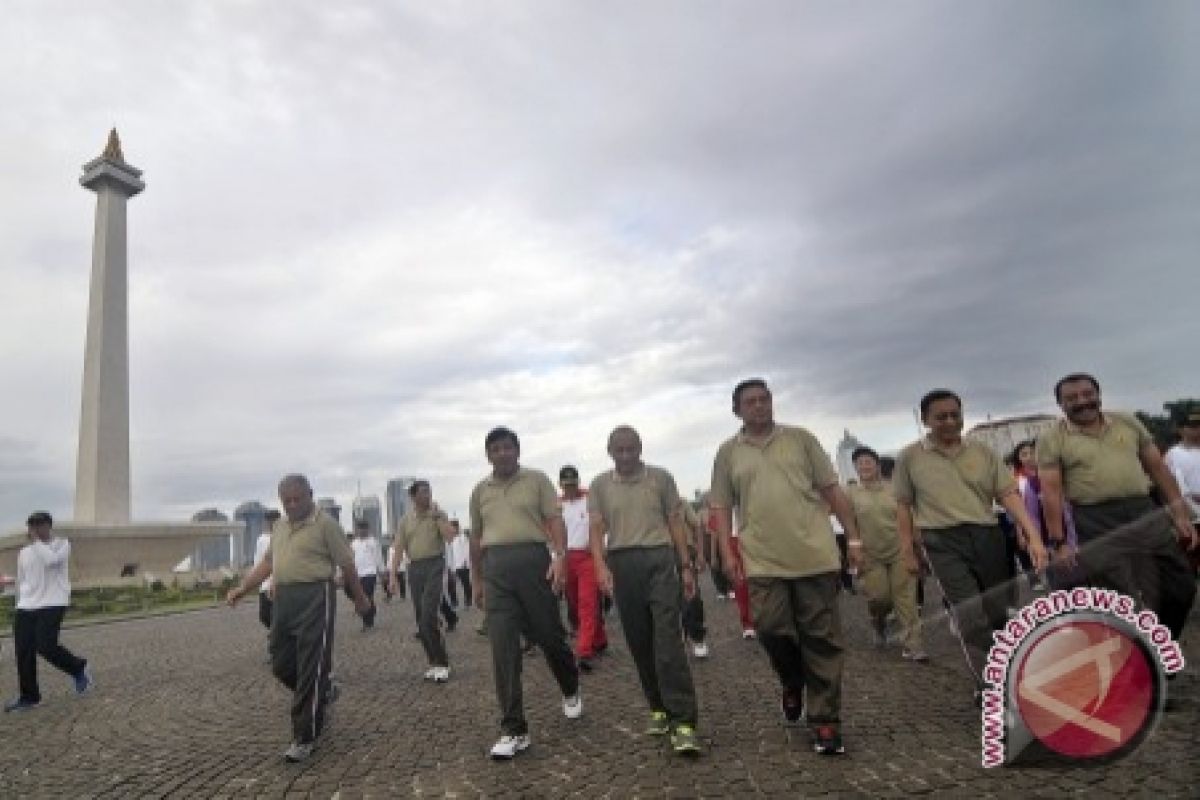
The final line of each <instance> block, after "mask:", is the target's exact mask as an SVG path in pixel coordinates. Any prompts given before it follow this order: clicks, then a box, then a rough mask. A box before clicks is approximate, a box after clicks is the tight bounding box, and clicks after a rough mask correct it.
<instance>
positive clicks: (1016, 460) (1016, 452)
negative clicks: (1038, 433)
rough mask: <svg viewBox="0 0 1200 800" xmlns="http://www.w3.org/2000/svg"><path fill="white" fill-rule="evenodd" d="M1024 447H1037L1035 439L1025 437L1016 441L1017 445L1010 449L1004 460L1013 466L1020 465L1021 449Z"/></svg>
mask: <svg viewBox="0 0 1200 800" xmlns="http://www.w3.org/2000/svg"><path fill="white" fill-rule="evenodd" d="M1026 447H1037V441H1036V440H1034V439H1026V440H1025V441H1023V442H1017V446H1016V447H1014V448H1013V449H1012V452H1011V453H1009V454H1008V456H1007V457H1005V459H1004V460H1005V462H1006V463H1007V464H1009V465H1010V466H1013V467H1019V466H1021V451H1022V450H1024V449H1025V448H1026Z"/></svg>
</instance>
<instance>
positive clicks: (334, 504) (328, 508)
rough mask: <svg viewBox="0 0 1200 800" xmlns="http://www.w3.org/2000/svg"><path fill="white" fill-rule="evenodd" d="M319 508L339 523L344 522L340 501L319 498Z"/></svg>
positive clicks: (330, 498)
mask: <svg viewBox="0 0 1200 800" xmlns="http://www.w3.org/2000/svg"><path fill="white" fill-rule="evenodd" d="M317 508H319V509H321V510H322V511H324V512H325V513H326V514H328V515H329V516H331V517H333V518H334V519H335V520H337V521H338V522H341V521H342V507H341V506H340V505H338V501H337V500H334V499H333V498H332V497H319V498H317Z"/></svg>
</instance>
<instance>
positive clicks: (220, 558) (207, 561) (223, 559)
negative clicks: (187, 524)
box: [192, 508, 234, 572]
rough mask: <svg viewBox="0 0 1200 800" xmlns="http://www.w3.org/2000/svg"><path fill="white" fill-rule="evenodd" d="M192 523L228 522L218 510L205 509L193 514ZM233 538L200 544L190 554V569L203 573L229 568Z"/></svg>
mask: <svg viewBox="0 0 1200 800" xmlns="http://www.w3.org/2000/svg"><path fill="white" fill-rule="evenodd" d="M192 522H229V517H228V516H227V515H226V514H225V513H224V512H223V511H221V510H219V509H216V508H206V509H203V510H201V511H197V512H196V513H195V514H193V515H192ZM233 538H234V537H233V536H230V537H228V538H221V539H210V540H208V541H206V542H202V543H201V544H200V545H199V546H197V547H196V551H195V553H193V554H192V569H194V570H196V571H197V572H203V571H205V570H210V569H218V568H220V567H227V566H229V564H230V558H229V556H230V553H231V552H232V549H233Z"/></svg>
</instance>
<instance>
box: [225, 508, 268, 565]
mask: <svg viewBox="0 0 1200 800" xmlns="http://www.w3.org/2000/svg"><path fill="white" fill-rule="evenodd" d="M266 513H267V509H266V508H264V507H263V504H262V503H260V502H258V501H257V500H247V501H246V502H244V503H242V504H241V505H240V506H238V507H237V508H236V509H234V512H233V518H234V519H236V520H238V521H240V522H243V523H245V525H246V528H245V530H244V531H243V532H242V541H241V542H239V543H238V546H237V548H236V552H237V560H236V564H235V566H240V567H246V566H249V565H251V564H253V563H254V546H255V545H256V544H258V537H259V535H261V534H262V532H263V528H264V526H265V525H266V517H265V515H266Z"/></svg>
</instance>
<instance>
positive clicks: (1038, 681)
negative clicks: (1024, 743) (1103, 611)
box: [1012, 618, 1158, 759]
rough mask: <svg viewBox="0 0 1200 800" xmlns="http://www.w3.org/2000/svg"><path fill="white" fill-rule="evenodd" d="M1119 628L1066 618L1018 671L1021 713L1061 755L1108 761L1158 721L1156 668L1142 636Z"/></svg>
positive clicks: (1035, 642)
mask: <svg viewBox="0 0 1200 800" xmlns="http://www.w3.org/2000/svg"><path fill="white" fill-rule="evenodd" d="M1115 622H1116V620H1112V621H1111V622H1110V621H1108V620H1101V619H1094V618H1093V619H1077V620H1073V619H1070V618H1066V619H1062V620H1060V621H1059V624H1051V625H1046V626H1043V627H1041V628H1040V629H1039V630H1036V631H1034V632H1033V634H1032V636H1031V637H1030V640H1029V642H1028V647H1027V649H1026V650H1025V652H1024V657H1023V658H1022V659H1021V660H1020V661H1019V662H1018V663H1017V664H1015V665H1014V666H1015V667H1016V670H1015V673H1014V674H1013V675H1012V678H1014V679H1015V686H1013V689H1015V691H1014V692H1013V697H1014V699H1015V701H1016V711H1017V713H1018V714H1020V716H1021V719H1022V721H1023V722H1024V723H1025V726H1026V727H1027V728H1028V730H1029V732H1030V733H1031V734H1033V736H1034V737H1036V738H1037V739H1038V740H1039V741H1041V742H1042V743H1043V744H1044V745H1045V746H1046V747H1048V748H1050V749H1051V750H1054V751H1055V752H1058V753H1061V754H1063V755H1067V756H1071V757H1074V758H1081V759H1089V758H1100V757H1103V756H1107V755H1110V754H1112V753H1114V752H1116V751H1117V750H1119V749H1120V748H1122V747H1124V746H1125V745H1127V744H1129V743H1130V742H1132V741H1134V740H1135V739H1137V738H1138V736H1139V735H1140V734H1141V733H1142V732H1143V731H1144V730H1145V729H1146V728H1147V727H1148V726H1149V725H1150V724H1151V723H1152V722H1153V720H1154V716H1155V715H1154V712H1155V710H1156V704H1157V692H1156V682H1157V680H1158V670H1157V665H1156V664H1155V662H1154V661H1153V660H1152V659H1153V656H1152V655H1151V653H1150V652H1149V651H1148V649H1147V648H1146V647H1145V646H1144V645H1143V644H1142V642H1141V641H1140V640H1139V639H1138V637H1137V634H1136V633H1134V632H1133V631H1132V630H1130V631H1126V630H1124V629H1123V628H1124V627H1125V626H1122V625H1119V624H1113V623H1115Z"/></svg>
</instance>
